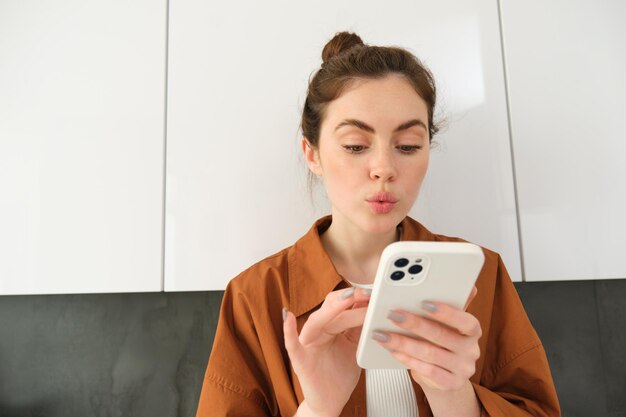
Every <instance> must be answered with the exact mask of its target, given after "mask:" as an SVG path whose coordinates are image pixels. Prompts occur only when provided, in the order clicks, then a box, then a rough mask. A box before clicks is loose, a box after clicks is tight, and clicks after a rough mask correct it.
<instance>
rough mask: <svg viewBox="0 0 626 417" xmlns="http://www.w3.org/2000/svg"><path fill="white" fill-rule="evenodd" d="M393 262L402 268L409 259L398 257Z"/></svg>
mask: <svg viewBox="0 0 626 417" xmlns="http://www.w3.org/2000/svg"><path fill="white" fill-rule="evenodd" d="M393 264H394V265H395V266H397V267H398V268H404V267H405V266H407V265H408V264H409V260H408V259H406V258H400V259H398V260H397V261H395V262H394V263H393Z"/></svg>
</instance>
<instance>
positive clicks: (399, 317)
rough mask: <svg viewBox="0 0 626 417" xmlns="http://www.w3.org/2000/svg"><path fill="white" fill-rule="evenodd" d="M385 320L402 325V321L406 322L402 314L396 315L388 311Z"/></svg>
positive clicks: (394, 312) (395, 312)
mask: <svg viewBox="0 0 626 417" xmlns="http://www.w3.org/2000/svg"><path fill="white" fill-rule="evenodd" d="M387 318H388V319H391V320H393V321H395V322H397V323H402V322H403V321H405V320H406V317H405V316H404V314H402V313H398V312H397V311H390V312H389V314H387Z"/></svg>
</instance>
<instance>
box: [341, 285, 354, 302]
mask: <svg viewBox="0 0 626 417" xmlns="http://www.w3.org/2000/svg"><path fill="white" fill-rule="evenodd" d="M352 294H354V287H352V288H348V289H347V290H345V291H344V292H343V294H341V299H342V300H345V299H346V298H350V297H352Z"/></svg>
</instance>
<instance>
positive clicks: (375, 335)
mask: <svg viewBox="0 0 626 417" xmlns="http://www.w3.org/2000/svg"><path fill="white" fill-rule="evenodd" d="M372 339H374V340H378V341H379V342H388V341H389V339H391V338H390V337H389V335H388V334H387V333H383V332H379V331H378V330H375V331H373V332H372Z"/></svg>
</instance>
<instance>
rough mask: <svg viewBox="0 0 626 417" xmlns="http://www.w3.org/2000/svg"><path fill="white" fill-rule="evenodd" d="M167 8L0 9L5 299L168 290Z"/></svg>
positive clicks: (0, 244)
mask: <svg viewBox="0 0 626 417" xmlns="http://www.w3.org/2000/svg"><path fill="white" fill-rule="evenodd" d="M166 12H167V10H166V3H165V1H157V2H155V1H149V0H132V1H124V2H122V1H113V2H111V1H104V0H98V1H90V2H83V1H76V0H65V1H62V2H39V1H33V0H19V1H18V0H3V1H2V2H1V3H0V294H49V293H83V292H133V291H159V290H161V289H162V279H161V268H162V267H161V264H162V261H161V260H162V253H161V251H162V230H161V229H162V223H163V221H162V217H163V214H162V212H163V159H164V155H163V153H164V128H163V127H164V107H165V40H166V36H165V35H166V27H165V26H166Z"/></svg>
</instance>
